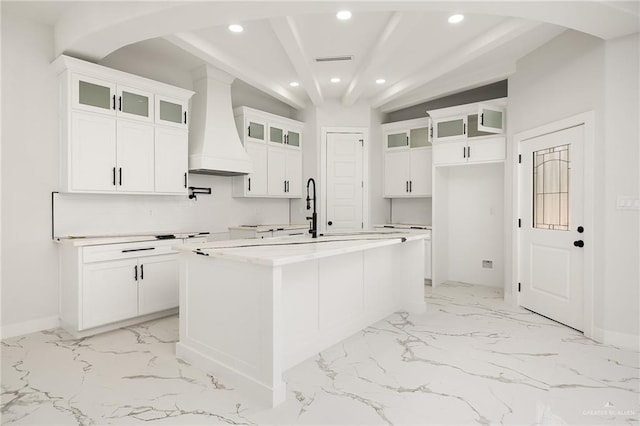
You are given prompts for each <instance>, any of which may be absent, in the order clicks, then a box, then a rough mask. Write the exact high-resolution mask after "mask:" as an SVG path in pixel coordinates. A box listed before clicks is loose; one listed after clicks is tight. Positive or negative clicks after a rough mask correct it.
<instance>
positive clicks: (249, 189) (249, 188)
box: [248, 178, 251, 192]
mask: <svg viewBox="0 0 640 426" xmlns="http://www.w3.org/2000/svg"><path fill="white" fill-rule="evenodd" d="M248 179H249V189H248V191H249V192H251V178H248Z"/></svg>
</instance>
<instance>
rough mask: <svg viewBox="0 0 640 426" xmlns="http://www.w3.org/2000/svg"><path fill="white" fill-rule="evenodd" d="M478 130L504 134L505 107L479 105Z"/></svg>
mask: <svg viewBox="0 0 640 426" xmlns="http://www.w3.org/2000/svg"><path fill="white" fill-rule="evenodd" d="M478 117H480V120H479V123H478V130H481V131H483V132H489V133H496V134H502V133H504V128H505V109H504V108H500V107H495V106H490V105H485V104H480V105H478Z"/></svg>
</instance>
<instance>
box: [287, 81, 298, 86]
mask: <svg viewBox="0 0 640 426" xmlns="http://www.w3.org/2000/svg"><path fill="white" fill-rule="evenodd" d="M289 86H291V87H298V86H300V83H298V82H297V81H292V82H291V83H289Z"/></svg>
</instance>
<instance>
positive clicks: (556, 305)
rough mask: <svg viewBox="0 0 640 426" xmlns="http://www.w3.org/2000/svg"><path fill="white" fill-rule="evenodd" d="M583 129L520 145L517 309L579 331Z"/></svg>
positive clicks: (581, 318)
mask: <svg viewBox="0 0 640 426" xmlns="http://www.w3.org/2000/svg"><path fill="white" fill-rule="evenodd" d="M583 133H584V126H583V125H580V126H576V127H570V128H567V129H564V130H559V131H556V132H553V133H549V134H545V135H541V136H537V137H533V138H530V139H526V140H523V141H522V142H521V143H520V153H521V155H522V159H521V161H522V162H521V164H520V183H519V185H520V187H519V193H520V220H521V225H520V226H521V228H520V250H519V252H520V259H519V264H520V281H521V284H520V285H521V290H520V291H521V292H520V304H521V305H522V306H523V307H525V308H527V309H530V310H532V311H534V312H537V313H539V314H541V315H544V316H546V317H549V318H551V319H553V320H556V321H558V322H561V323H563V324H566V325H568V326H569V327H572V328H575V329H577V330H581V331H582V330H583V310H584V298H583V278H584V277H583V275H584V269H583V268H584V255H583V249H582V247H583V246H584V244H589V243H590V242H591V240H589V239H586V238H585V236H587V235H588V234H589V230H586V229H584V228H583V216H584V211H583V209H584V207H583V203H584V186H583V161H584V156H583V137H584V135H583Z"/></svg>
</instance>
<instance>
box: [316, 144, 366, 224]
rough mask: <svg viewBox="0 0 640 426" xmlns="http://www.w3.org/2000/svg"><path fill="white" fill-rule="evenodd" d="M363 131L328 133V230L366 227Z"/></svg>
mask: <svg viewBox="0 0 640 426" xmlns="http://www.w3.org/2000/svg"><path fill="white" fill-rule="evenodd" d="M362 140H363V135H362V133H327V173H326V176H327V201H326V216H325V218H326V220H327V223H326V229H327V231H328V232H335V231H353V230H360V229H362V228H363V206H362V199H363V198H362V196H363V191H364V182H363V177H362V176H363V175H362V160H363V159H362V153H363V146H362V144H363V142H362Z"/></svg>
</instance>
